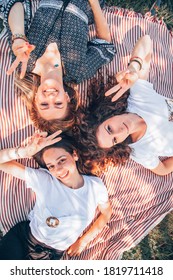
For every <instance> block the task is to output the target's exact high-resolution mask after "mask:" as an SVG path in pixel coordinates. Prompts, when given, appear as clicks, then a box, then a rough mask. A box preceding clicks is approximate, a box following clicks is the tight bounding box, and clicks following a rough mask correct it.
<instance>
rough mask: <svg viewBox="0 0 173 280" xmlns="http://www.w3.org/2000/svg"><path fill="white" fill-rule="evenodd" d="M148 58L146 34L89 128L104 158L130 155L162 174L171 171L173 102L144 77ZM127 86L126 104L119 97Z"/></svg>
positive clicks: (149, 46) (149, 57)
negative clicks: (161, 158) (128, 90)
mask: <svg viewBox="0 0 173 280" xmlns="http://www.w3.org/2000/svg"><path fill="white" fill-rule="evenodd" d="M150 59H151V39H150V37H149V36H148V35H145V36H143V37H142V38H140V39H139V40H138V42H137V43H136V45H135V48H134V50H133V52H132V56H131V59H130V63H129V66H128V68H127V69H126V70H124V71H121V72H119V73H118V74H117V75H116V77H117V81H118V84H117V85H116V86H114V87H113V88H112V89H110V90H108V91H107V92H106V93H105V95H106V96H109V98H111V100H107V101H105V102H103V103H100V104H99V106H98V108H96V113H95V114H94V117H95V119H94V122H95V125H93V123H92V125H93V127H92V130H93V132H91V131H90V130H91V129H88V131H90V133H91V134H92V138H93V137H94V141H95V143H97V146H98V147H100V148H101V149H103V151H104V157H105V158H108V159H111V160H112V161H113V162H114V163H119V162H121V161H123V160H124V159H127V158H128V157H130V158H132V159H133V160H134V161H136V162H137V163H140V164H141V165H143V166H144V167H146V168H148V169H150V170H151V171H152V172H154V173H155V174H158V175H161V176H162V175H166V174H169V173H170V172H172V171H173V141H172V135H173V122H172V120H173V118H172V116H173V101H172V99H168V98H165V97H163V96H161V95H159V94H158V93H157V92H156V91H155V90H154V89H153V85H152V84H151V83H149V82H148V81H147V80H146V79H147V76H148V73H149V66H150ZM128 88H130V95H129V97H128V99H127V107H126V106H125V104H121V102H120V100H121V99H120V100H118V99H119V98H120V97H121V96H122V95H123V94H124V92H125V91H126V90H127V89H128ZM115 92H116V94H115ZM121 98H122V97H121ZM116 100H118V101H116ZM111 102H113V103H112V105H111ZM106 103H107V104H106ZM114 103H115V105H114ZM121 105H123V106H122V107H121ZM90 127H91V125H90ZM93 135H94V136H93ZM88 139H89V138H88ZM85 144H86V143H85ZM92 153H93V151H92V152H91V154H92ZM159 157H170V158H167V159H165V160H164V161H160V159H159ZM93 158H94V157H93Z"/></svg>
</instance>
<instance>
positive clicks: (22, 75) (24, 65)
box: [20, 61, 28, 79]
mask: <svg viewBox="0 0 173 280" xmlns="http://www.w3.org/2000/svg"><path fill="white" fill-rule="evenodd" d="M27 64H28V61H26V62H22V67H21V73H20V79H23V78H24V76H25V73H26V69H27Z"/></svg>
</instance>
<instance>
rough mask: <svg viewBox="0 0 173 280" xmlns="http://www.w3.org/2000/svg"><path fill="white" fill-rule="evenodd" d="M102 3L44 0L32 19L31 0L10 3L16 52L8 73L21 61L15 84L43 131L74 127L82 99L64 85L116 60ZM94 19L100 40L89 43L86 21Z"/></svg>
mask: <svg viewBox="0 0 173 280" xmlns="http://www.w3.org/2000/svg"><path fill="white" fill-rule="evenodd" d="M32 4H33V3H32ZM103 4H104V1H100V3H99V1H98V0H88V1H86V0H85V1H84V0H72V1H65V0H64V1H57V0H42V1H40V3H39V7H38V9H37V11H36V12H35V14H34V17H33V19H32V20H31V18H32V16H31V7H30V5H31V1H29V0H25V1H24V0H10V1H7V4H6V6H5V21H6V23H7V26H9V28H8V29H9V35H10V36H9V38H10V39H11V38H12V40H11V42H12V50H13V53H14V55H15V56H16V58H15V59H14V62H13V64H12V65H11V68H10V69H9V71H8V73H7V74H11V73H12V72H13V71H14V70H15V69H16V68H17V67H18V65H19V64H21V71H20V78H23V79H22V80H21V79H20V78H19V75H18V73H16V84H17V86H18V87H19V88H20V89H21V90H22V92H23V95H24V97H25V100H26V105H27V107H28V109H29V111H30V117H31V119H32V120H33V122H34V125H35V126H36V127H38V128H39V129H41V130H47V131H49V132H53V131H55V130H57V129H62V130H65V129H67V128H69V127H71V126H72V125H73V124H74V122H75V112H76V110H77V106H78V102H77V97H76V93H75V90H74V89H72V88H69V86H67V84H66V83H74V84H76V83H80V82H82V81H83V80H85V79H89V78H91V77H92V76H93V75H94V74H95V73H96V71H97V70H98V69H99V68H100V67H101V66H102V65H104V64H106V63H109V62H110V61H111V60H112V59H113V57H114V55H115V49H114V45H113V44H112V43H111V38H110V33H109V28H108V25H107V23H106V20H105V18H104V16H103V14H102V11H101V7H102V6H103ZM100 5H101V6H100ZM93 19H94V22H95V27H96V35H97V38H96V39H93V40H91V41H88V24H90V23H92V22H93ZM24 22H25V24H24ZM25 36H26V37H25ZM25 73H26V75H25Z"/></svg>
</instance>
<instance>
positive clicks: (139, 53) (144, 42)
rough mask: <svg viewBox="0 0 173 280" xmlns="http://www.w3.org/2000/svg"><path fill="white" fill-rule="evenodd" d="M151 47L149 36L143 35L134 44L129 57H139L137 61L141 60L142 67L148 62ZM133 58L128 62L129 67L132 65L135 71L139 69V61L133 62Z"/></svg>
mask: <svg viewBox="0 0 173 280" xmlns="http://www.w3.org/2000/svg"><path fill="white" fill-rule="evenodd" d="M151 48H152V43H151V39H150V36H149V35H144V36H143V37H141V38H140V39H139V40H138V41H137V43H136V44H135V46H134V49H133V51H132V54H131V59H132V60H133V59H134V60H135V59H137V60H138V58H140V59H139V62H141V61H142V62H143V63H142V64H143V65H142V68H143V67H144V66H145V65H144V64H148V63H149V62H150V58H151ZM134 60H133V61H131V62H130V65H129V68H130V67H133V68H134V69H135V70H136V71H139V70H140V67H139V63H138V62H135V61H134Z"/></svg>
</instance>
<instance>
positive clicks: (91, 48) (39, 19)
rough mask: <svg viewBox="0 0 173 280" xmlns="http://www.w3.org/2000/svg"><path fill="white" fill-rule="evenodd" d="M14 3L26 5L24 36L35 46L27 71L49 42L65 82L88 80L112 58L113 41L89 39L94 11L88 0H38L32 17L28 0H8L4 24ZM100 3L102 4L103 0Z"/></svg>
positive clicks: (113, 51)
mask: <svg viewBox="0 0 173 280" xmlns="http://www.w3.org/2000/svg"><path fill="white" fill-rule="evenodd" d="M16 2H22V3H23V4H24V6H25V21H26V24H25V25H26V36H27V38H28V40H29V42H30V44H33V45H35V46H36V48H35V50H34V51H33V52H32V53H31V55H30V60H29V62H28V67H27V71H28V72H31V71H32V70H33V69H34V66H35V63H36V61H37V59H38V58H39V57H41V56H42V55H43V53H44V52H45V49H46V47H47V46H48V45H49V44H50V43H57V46H58V49H59V51H60V54H61V59H62V65H63V69H64V81H65V82H74V83H80V82H81V81H83V80H85V79H89V78H91V77H92V76H93V75H94V74H95V73H96V71H97V70H98V69H99V68H100V67H101V66H103V65H104V64H107V63H109V62H110V61H111V60H112V59H113V58H114V55H115V48H114V45H113V44H112V43H109V42H107V41H105V40H101V39H97V38H96V39H92V40H91V41H88V32H89V24H91V23H93V14H92V11H91V7H90V5H89V2H88V1H87V0H71V1H65V0H64V1H58V0H41V1H40V5H39V8H38V9H37V11H36V13H35V14H34V18H33V19H32V20H31V18H32V15H31V10H30V1H28V0H27V1H26V0H25V1H22V0H20V1H18V0H11V1H7V5H6V7H5V21H6V23H7V22H8V14H9V11H10V9H11V7H12V5H13V4H14V3H16ZM100 2H101V3H100V4H101V6H102V7H103V4H104V1H100Z"/></svg>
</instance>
